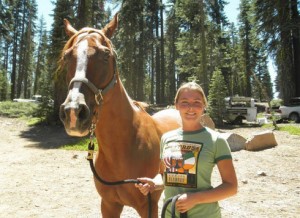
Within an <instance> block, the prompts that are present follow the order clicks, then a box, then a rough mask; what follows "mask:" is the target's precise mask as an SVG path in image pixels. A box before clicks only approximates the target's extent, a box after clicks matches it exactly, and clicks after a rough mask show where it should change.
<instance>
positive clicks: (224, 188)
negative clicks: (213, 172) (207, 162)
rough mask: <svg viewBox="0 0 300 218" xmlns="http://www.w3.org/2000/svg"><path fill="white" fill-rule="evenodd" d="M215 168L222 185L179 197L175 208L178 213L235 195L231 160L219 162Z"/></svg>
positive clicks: (233, 171) (235, 181)
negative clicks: (217, 170)
mask: <svg viewBox="0 0 300 218" xmlns="http://www.w3.org/2000/svg"><path fill="white" fill-rule="evenodd" d="M217 166H218V169H219V172H220V175H221V178H222V183H221V184H220V185H219V186H217V187H215V188H213V189H210V190H207V191H201V192H195V193H185V194H183V195H181V196H180V197H179V198H178V200H177V202H176V208H177V210H178V211H179V212H181V213H183V212H186V211H188V210H189V209H191V208H193V207H194V206H195V205H197V204H203V203H212V202H217V201H220V200H223V199H225V198H228V197H230V196H232V195H235V194H236V193H237V186H238V182H237V178H236V174H235V170H234V166H233V163H232V160H231V159H226V160H220V161H219V162H218V163H217Z"/></svg>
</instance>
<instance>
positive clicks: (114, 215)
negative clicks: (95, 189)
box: [101, 199, 124, 218]
mask: <svg viewBox="0 0 300 218" xmlns="http://www.w3.org/2000/svg"><path fill="white" fill-rule="evenodd" d="M123 207H124V206H123V205H121V204H118V203H115V202H108V201H104V200H103V199H102V200H101V213H102V217H103V218H119V217H120V215H121V213H122V210H123Z"/></svg>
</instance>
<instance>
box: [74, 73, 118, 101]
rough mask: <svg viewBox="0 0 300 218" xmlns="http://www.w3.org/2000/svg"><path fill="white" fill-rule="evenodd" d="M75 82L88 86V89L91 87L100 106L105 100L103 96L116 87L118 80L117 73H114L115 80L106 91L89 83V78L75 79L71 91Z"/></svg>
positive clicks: (112, 80)
mask: <svg viewBox="0 0 300 218" xmlns="http://www.w3.org/2000/svg"><path fill="white" fill-rule="evenodd" d="M74 82H82V83H84V84H85V85H87V87H89V88H90V89H91V90H92V92H93V93H94V94H95V101H96V104H97V105H100V103H101V101H102V100H103V95H104V94H106V93H107V92H108V91H109V90H110V89H111V88H113V87H114V85H115V84H116V83H117V79H116V73H114V76H113V78H112V79H111V81H110V82H109V83H108V85H107V86H106V87H105V88H104V89H98V88H97V87H96V86H95V85H94V84H93V83H92V82H91V81H89V80H88V79H87V78H76V77H74V78H73V79H72V80H71V81H70V83H69V90H70V87H71V85H72V84H73V83H74Z"/></svg>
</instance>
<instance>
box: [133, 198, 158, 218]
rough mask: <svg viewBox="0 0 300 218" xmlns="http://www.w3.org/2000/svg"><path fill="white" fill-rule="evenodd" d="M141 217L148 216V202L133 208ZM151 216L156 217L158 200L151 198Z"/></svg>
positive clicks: (147, 217)
mask: <svg viewBox="0 0 300 218" xmlns="http://www.w3.org/2000/svg"><path fill="white" fill-rule="evenodd" d="M135 209H136V211H137V212H138V214H139V215H140V216H141V218H149V202H148V201H147V203H146V204H143V205H141V206H140V207H139V208H135ZM151 218H158V202H157V200H154V199H151Z"/></svg>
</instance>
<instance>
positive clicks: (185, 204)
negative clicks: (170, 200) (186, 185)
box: [176, 193, 195, 213]
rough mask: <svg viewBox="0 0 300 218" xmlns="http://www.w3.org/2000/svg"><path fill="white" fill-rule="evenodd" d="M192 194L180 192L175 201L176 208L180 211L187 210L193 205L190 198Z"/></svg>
mask: <svg viewBox="0 0 300 218" xmlns="http://www.w3.org/2000/svg"><path fill="white" fill-rule="evenodd" d="M191 196H192V194H186V193H185V194H182V195H180V197H179V198H178V199H177V201H176V209H177V210H178V211H179V212H180V213H184V212H187V211H188V210H190V209H192V208H193V207H194V206H195V203H194V202H193V200H192V198H191Z"/></svg>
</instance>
